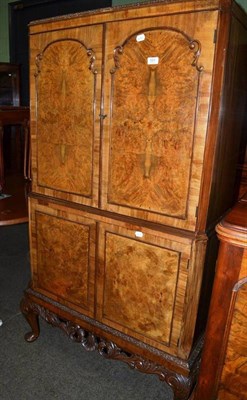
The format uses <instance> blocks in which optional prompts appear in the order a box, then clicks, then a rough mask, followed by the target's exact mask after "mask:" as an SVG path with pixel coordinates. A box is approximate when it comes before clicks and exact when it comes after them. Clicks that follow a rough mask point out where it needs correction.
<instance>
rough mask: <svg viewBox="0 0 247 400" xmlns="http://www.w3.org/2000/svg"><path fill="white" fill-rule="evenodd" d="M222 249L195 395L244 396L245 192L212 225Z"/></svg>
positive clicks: (242, 399) (228, 399) (239, 399)
mask: <svg viewBox="0 0 247 400" xmlns="http://www.w3.org/2000/svg"><path fill="white" fill-rule="evenodd" d="M216 230H217V234H218V237H219V239H220V249H219V256H218V262H217V269H216V276H215V281H214V288H213V293H212V299H211V305H210V312H209V319H208V324H207V329H206V337H205V345H204V349H203V355H202V364H201V369H200V375H199V381H198V386H197V388H196V391H195V396H194V398H193V399H194V400H209V399H210V400H216V399H217V400H223V399H224V400H246V399H247V379H246V373H247V369H246V368H247V367H246V366H247V194H246V195H245V196H244V197H243V198H242V199H241V200H240V201H239V202H238V203H237V205H236V206H235V207H234V208H233V210H232V211H231V212H230V213H229V214H228V215H227V216H226V217H225V218H224V219H223V220H222V221H221V222H220V224H219V225H218V226H217V228H216Z"/></svg>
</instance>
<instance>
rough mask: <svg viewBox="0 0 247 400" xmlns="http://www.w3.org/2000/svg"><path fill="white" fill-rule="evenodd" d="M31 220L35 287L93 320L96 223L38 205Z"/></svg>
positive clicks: (68, 212) (31, 215) (34, 206)
mask: <svg viewBox="0 0 247 400" xmlns="http://www.w3.org/2000/svg"><path fill="white" fill-rule="evenodd" d="M30 218H31V221H33V222H32V224H31V232H32V234H31V237H30V240H31V246H32V253H31V258H32V269H33V283H32V285H33V287H34V288H35V289H36V290H38V291H40V292H41V293H44V294H45V295H48V296H50V297H51V298H53V299H54V300H56V301H59V302H60V303H61V304H65V305H68V306H69V307H71V308H75V309H77V310H79V311H81V312H84V313H86V314H87V315H90V316H93V310H94V288H95V282H94V270H95V260H94V257H95V256H94V253H95V229H96V228H95V222H94V221H93V220H90V219H86V218H81V217H78V216H77V215H74V214H72V213H71V212H70V210H68V211H67V210H66V211H64V210H62V209H61V208H59V207H55V206H54V205H52V204H49V207H47V206H46V207H45V206H43V207H42V206H40V205H36V203H34V204H32V205H31V207H30ZM68 244H69V246H68ZM37 250H38V251H37ZM68 260H69V261H68Z"/></svg>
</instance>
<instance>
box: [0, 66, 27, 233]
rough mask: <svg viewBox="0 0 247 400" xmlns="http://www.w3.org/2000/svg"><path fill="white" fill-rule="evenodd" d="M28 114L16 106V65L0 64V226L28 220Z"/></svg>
mask: <svg viewBox="0 0 247 400" xmlns="http://www.w3.org/2000/svg"><path fill="white" fill-rule="evenodd" d="M29 114H30V112H29V108H28V107H22V106H20V69H19V66H17V65H12V64H9V63H0V196H1V197H0V199H1V200H0V225H6V224H14V223H20V222H26V221H27V219H28V213H27V199H26V194H27V193H26V191H27V187H28V183H27V181H29V180H30V179H31V172H30V143H29V142H30V140H29V139H30V138H29V119H30V115H29ZM13 166H14V167H13ZM20 168H21V169H20ZM3 192H4V194H7V195H10V197H4V196H3Z"/></svg>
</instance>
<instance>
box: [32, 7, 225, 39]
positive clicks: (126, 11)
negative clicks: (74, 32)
mask: <svg viewBox="0 0 247 400" xmlns="http://www.w3.org/2000/svg"><path fill="white" fill-rule="evenodd" d="M231 3H232V0H153V1H148V2H144V3H141V4H140V3H138V4H127V5H121V6H115V7H108V8H103V9H96V10H89V11H84V12H79V13H74V14H68V15H62V16H57V17H53V18H47V19H43V20H36V21H32V22H31V23H30V28H31V33H32V31H35V26H37V25H43V24H47V23H56V22H59V21H65V20H71V19H72V20H73V19H79V20H80V21H81V18H83V19H85V23H87V24H88V23H97V22H98V23H100V22H106V21H111V20H116V19H119V20H121V19H128V18H140V17H142V16H150V17H151V16H155V15H158V14H162V13H179V12H186V11H199V10H207V9H208V10H211V9H218V8H219V7H220V6H221V5H222V4H224V5H230V4H231ZM147 10H148V11H147Z"/></svg>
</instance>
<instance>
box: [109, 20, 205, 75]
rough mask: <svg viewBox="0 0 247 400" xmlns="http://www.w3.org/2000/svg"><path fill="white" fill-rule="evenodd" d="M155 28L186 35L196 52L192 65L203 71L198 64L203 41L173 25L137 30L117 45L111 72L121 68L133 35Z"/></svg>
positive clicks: (190, 45)
mask: <svg viewBox="0 0 247 400" xmlns="http://www.w3.org/2000/svg"><path fill="white" fill-rule="evenodd" d="M154 30H167V31H173V32H177V33H180V34H181V35H182V36H184V38H185V39H186V40H187V41H188V43H189V48H190V49H191V50H192V51H193V53H194V58H193V61H192V63H191V65H192V67H195V68H196V70H197V71H198V72H202V71H203V69H204V67H203V66H202V65H198V61H199V57H200V55H201V43H200V41H199V40H196V39H192V38H191V37H190V36H188V35H187V34H186V33H184V32H183V31H180V30H179V29H176V28H172V27H163V28H149V29H146V30H142V31H138V32H135V33H134V34H132V35H131V36H130V37H128V38H127V39H126V40H125V41H124V42H123V44H122V45H119V46H117V47H115V49H114V54H113V60H114V67H113V68H111V70H110V73H111V74H114V73H115V72H116V71H117V70H118V69H119V68H120V66H121V65H120V56H121V55H122V54H123V52H124V46H125V45H126V44H127V43H128V42H129V40H130V39H131V38H132V37H133V36H137V35H139V34H140V33H145V32H146V31H149V32H150V31H154Z"/></svg>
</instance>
